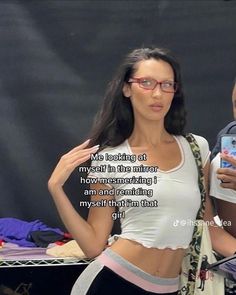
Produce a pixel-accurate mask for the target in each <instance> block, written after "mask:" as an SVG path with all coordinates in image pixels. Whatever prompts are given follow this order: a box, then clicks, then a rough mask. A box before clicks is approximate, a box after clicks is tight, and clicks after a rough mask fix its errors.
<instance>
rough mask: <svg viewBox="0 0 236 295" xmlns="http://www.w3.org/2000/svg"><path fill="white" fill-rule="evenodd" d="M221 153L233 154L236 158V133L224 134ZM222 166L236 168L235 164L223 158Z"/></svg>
mask: <svg viewBox="0 0 236 295" xmlns="http://www.w3.org/2000/svg"><path fill="white" fill-rule="evenodd" d="M221 153H223V154H227V155H229V156H233V157H235V158H236V134H228V135H223V136H222V137H221ZM220 167H221V168H231V169H236V167H235V166H233V165H232V164H230V163H229V162H227V161H225V160H222V159H221V163H220Z"/></svg>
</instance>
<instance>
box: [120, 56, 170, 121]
mask: <svg viewBox="0 0 236 295" xmlns="http://www.w3.org/2000/svg"><path fill="white" fill-rule="evenodd" d="M136 68H137V70H136V71H135V72H134V74H133V76H132V77H131V78H140V77H146V78H152V79H155V80H156V81H158V82H163V81H170V82H173V81H174V72H173V69H172V67H171V66H170V65H169V64H168V63H167V62H165V61H163V60H155V59H149V60H143V61H141V62H139V63H138V64H137V66H136ZM160 86H161V85H160V84H158V85H156V87H155V89H153V90H147V89H144V88H141V87H140V86H139V84H138V83H126V84H125V85H124V88H123V93H124V96H125V97H127V99H130V101H131V104H132V107H133V112H134V118H135V121H137V120H141V121H143V120H148V121H150V120H151V121H153V120H154V121H163V122H164V118H165V115H166V114H167V112H168V111H169V109H170V106H171V103H172V100H173V97H174V93H168V92H164V91H163V90H162V89H161V87H160Z"/></svg>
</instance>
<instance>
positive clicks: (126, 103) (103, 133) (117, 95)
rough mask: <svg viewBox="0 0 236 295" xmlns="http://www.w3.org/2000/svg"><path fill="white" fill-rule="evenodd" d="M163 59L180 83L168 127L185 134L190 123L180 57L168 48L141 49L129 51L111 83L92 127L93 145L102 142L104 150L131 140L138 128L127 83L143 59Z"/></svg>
mask: <svg viewBox="0 0 236 295" xmlns="http://www.w3.org/2000/svg"><path fill="white" fill-rule="evenodd" d="M148 59H156V60H163V61H165V62H167V63H168V64H170V66H171V67H172V69H173V71H174V79H175V82H177V84H178V89H177V92H176V93H175V94H174V98H173V101H172V104H171V107H170V109H169V111H168V113H167V115H166V116H165V120H164V126H165V128H166V130H167V132H169V133H170V134H173V135H183V134H184V126H185V123H186V118H185V117H186V112H185V107H184V95H183V91H182V81H181V74H180V67H179V64H178V62H177V61H176V59H175V58H174V57H173V56H172V55H171V53H170V52H169V51H168V50H166V49H161V48H140V49H135V50H133V51H132V52H131V53H129V54H128V55H127V56H126V58H125V59H124V62H123V63H122V64H121V65H120V67H119V69H118V71H117V73H116V75H115V76H114V78H113V79H112V81H111V82H110V83H109V84H108V88H107V91H106V93H105V97H104V101H103V104H102V107H101V110H100V111H99V112H98V113H97V115H96V117H95V120H94V125H93V127H92V130H91V134H90V136H89V137H90V138H91V142H90V146H93V145H95V144H100V150H101V149H103V148H105V147H107V146H117V145H119V144H121V143H122V142H123V141H124V140H125V139H127V138H128V137H129V136H130V135H131V133H132V131H133V127H134V115H133V109H132V105H131V102H130V100H129V99H127V98H126V97H124V95H123V86H124V83H125V82H128V80H129V78H130V77H132V75H133V73H134V72H135V70H136V66H137V63H138V62H140V61H143V60H148Z"/></svg>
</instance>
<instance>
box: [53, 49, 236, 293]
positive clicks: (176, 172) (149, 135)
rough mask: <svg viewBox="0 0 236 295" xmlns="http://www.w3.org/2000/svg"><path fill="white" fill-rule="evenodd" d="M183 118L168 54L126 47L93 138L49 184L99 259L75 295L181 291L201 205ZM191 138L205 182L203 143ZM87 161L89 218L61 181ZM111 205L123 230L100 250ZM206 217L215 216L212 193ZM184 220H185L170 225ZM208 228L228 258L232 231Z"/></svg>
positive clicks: (175, 68)
mask: <svg viewBox="0 0 236 295" xmlns="http://www.w3.org/2000/svg"><path fill="white" fill-rule="evenodd" d="M185 114H186V113H185V106H184V95H183V86H182V80H181V74H180V68H179V64H178V62H177V61H176V59H175V58H174V57H173V55H172V54H171V53H170V52H169V51H168V50H164V49H160V48H139V49H135V50H133V51H132V52H130V53H129V54H128V55H127V56H126V58H125V60H124V62H123V63H122V64H121V66H120V68H119V69H118V72H117V74H116V75H115V77H114V78H113V79H112V81H111V82H110V83H109V86H108V89H107V92H106V95H105V99H104V103H103V106H102V108H101V110H100V111H99V113H98V115H97V117H96V120H95V123H94V127H93V130H92V134H91V137H90V138H91V139H90V140H87V141H85V142H84V143H82V144H81V145H79V146H77V147H75V148H74V149H72V150H71V151H69V152H68V153H67V154H65V155H63V156H62V158H61V159H60V161H59V162H58V164H57V166H56V168H55V169H54V171H53V173H52V175H51V177H50V179H49V181H48V188H49V191H50V193H51V195H52V197H53V200H54V202H55V204H56V206H57V209H58V211H59V214H60V216H61V218H62V220H63V222H64V224H65V225H66V227H67V229H68V230H69V232H70V233H71V234H72V235H73V237H74V238H75V240H76V241H77V242H78V244H79V245H80V247H81V249H82V250H83V252H84V253H85V255H86V256H87V257H96V259H95V260H94V261H93V262H92V263H90V264H89V266H88V267H87V268H86V269H85V270H84V271H83V272H82V274H81V275H80V276H79V278H78V279H77V281H76V282H75V284H74V287H73V289H72V293H71V294H72V295H85V294H87V295H92V294H96V295H107V294H122V292H123V294H130V295H132V294H133V295H139V294H140V295H141V294H142V295H144V294H147V295H148V294H149V295H151V294H162V295H163V294H169V295H170V294H172V295H174V294H177V293H178V289H179V274H180V271H181V264H182V260H183V257H184V254H185V251H186V249H187V248H188V246H189V244H190V242H191V240H192V234H193V228H194V227H193V223H194V220H195V219H196V215H197V212H198V209H199V208H200V205H201V194H200V190H199V184H198V170H197V166H196V163H195V158H194V156H193V154H192V151H191V148H190V145H189V142H188V141H187V140H186V138H185V132H184V126H185V122H186V118H185ZM194 138H195V140H196V141H197V143H198V146H199V148H200V153H201V158H202V163H203V172H204V175H205V183H206V187H207V182H208V181H207V178H208V170H209V154H210V152H209V147H208V143H207V141H206V140H205V139H204V138H203V137H201V136H197V135H194ZM90 158H91V159H92V162H91V166H90V167H91V171H90V173H89V175H88V178H89V179H90V181H91V184H90V189H91V201H92V202H93V203H91V204H93V206H91V208H90V209H89V215H88V219H87V221H85V220H84V219H83V218H82V217H81V216H80V215H79V214H78V213H77V212H76V210H75V209H74V207H73V206H72V204H71V202H70V201H69V198H68V196H67V195H66V193H65V192H64V189H63V185H64V183H65V182H66V180H67V179H68V177H69V176H70V174H71V173H72V171H73V170H74V169H75V168H76V167H78V166H79V165H81V164H82V165H84V164H83V163H84V162H85V161H89V159H90ZM134 171H135V172H134ZM149 178H150V179H152V181H151V182H150V183H147V182H145V181H147V179H149ZM117 179H119V181H121V183H120V182H119V183H118V182H117ZM122 179H123V181H125V182H123V183H122ZM145 179H146V180H145ZM92 180H93V181H92ZM133 181H134V182H133ZM148 190H150V194H148V193H147V192H148ZM151 201H152V202H153V203H150V202H151ZM98 202H100V203H98ZM101 202H102V204H105V205H104V206H101ZM96 204H100V206H97V205H96ZM148 204H152V206H151V205H148ZM153 204H157V205H153ZM115 205H118V207H119V210H120V211H119V213H122V214H123V213H124V214H123V215H124V216H123V215H122V218H121V219H120V221H121V234H120V235H117V236H115V238H114V241H113V242H112V244H111V246H110V247H108V248H107V249H105V250H104V248H105V246H106V243H107V240H108V237H109V235H110V232H111V229H112V226H113V218H112V216H114V213H116V211H115ZM205 218H206V220H210V221H211V222H214V221H213V220H214V219H213V218H214V217H213V213H212V207H211V202H210V200H209V198H208V197H207V199H206V210H205ZM190 219H191V220H192V221H193V222H192V223H191V225H190V224H185V225H182V226H181V225H180V226H175V225H174V222H176V220H185V221H187V220H190ZM210 231H211V236H212V241H213V247H214V248H215V250H216V251H218V252H219V253H221V254H222V255H225V256H230V255H232V254H233V253H234V251H235V249H236V242H235V241H234V240H232V238H231V236H230V235H229V234H228V233H227V232H225V231H224V230H223V229H222V228H220V227H217V226H212V227H211V228H210ZM222 241H224V242H222Z"/></svg>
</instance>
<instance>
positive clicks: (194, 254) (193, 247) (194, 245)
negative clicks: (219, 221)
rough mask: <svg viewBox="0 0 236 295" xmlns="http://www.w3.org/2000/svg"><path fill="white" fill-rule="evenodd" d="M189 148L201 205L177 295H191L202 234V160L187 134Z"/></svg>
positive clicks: (203, 205)
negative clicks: (180, 287)
mask: <svg viewBox="0 0 236 295" xmlns="http://www.w3.org/2000/svg"><path fill="white" fill-rule="evenodd" d="M185 138H186V139H187V141H188V143H189V145H190V148H191V150H192V153H193V156H194V159H195V162H196V165H197V169H198V185H199V190H200V193H201V205H200V208H199V210H198V213H197V217H196V222H195V225H194V230H193V236H192V241H191V243H190V245H189V248H188V251H187V252H188V254H187V255H186V257H187V259H189V262H188V266H189V267H188V279H187V282H186V285H185V286H184V287H183V288H182V289H181V290H180V291H179V293H178V294H181V295H182V294H186V295H193V294H194V290H195V281H196V276H197V268H198V262H199V256H200V249H201V241H202V232H203V223H202V220H203V216H204V212H205V200H206V191H205V186H204V174H203V167H202V159H201V153H200V148H199V145H198V143H197V141H196V139H195V138H194V136H193V135H192V134H191V133H189V134H186V135H185Z"/></svg>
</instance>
